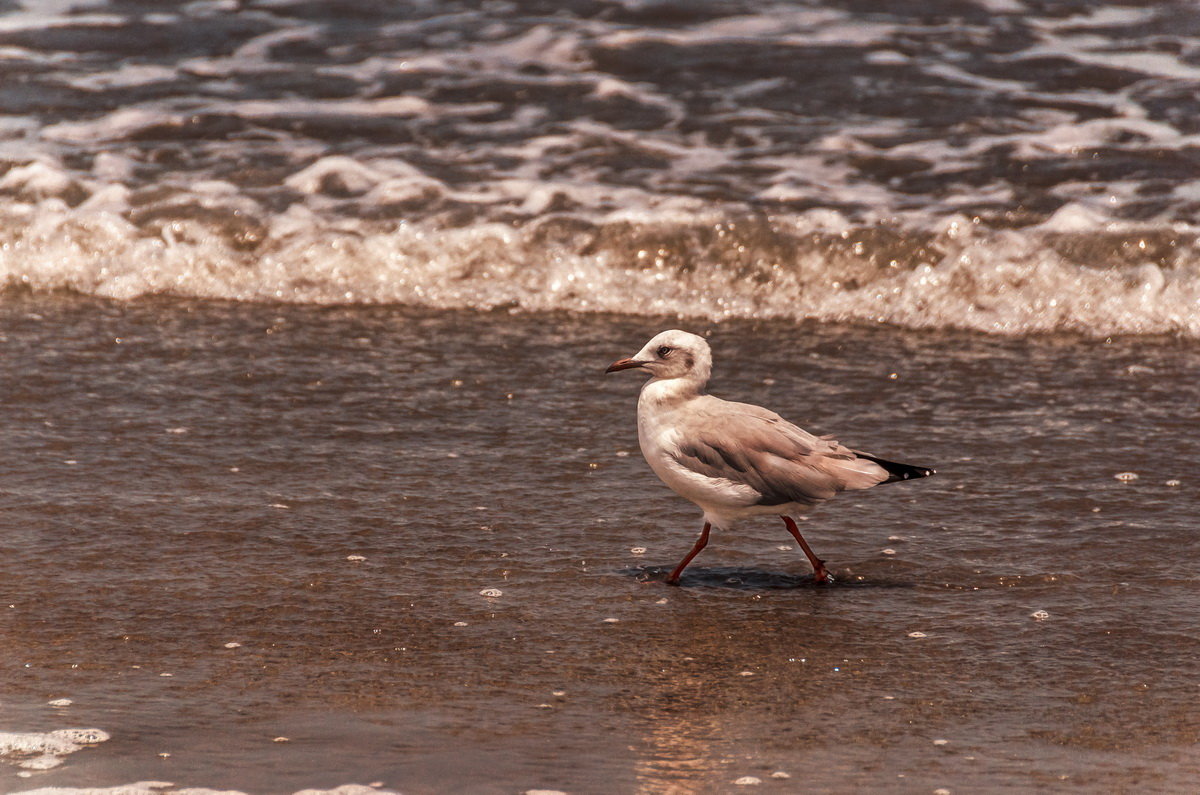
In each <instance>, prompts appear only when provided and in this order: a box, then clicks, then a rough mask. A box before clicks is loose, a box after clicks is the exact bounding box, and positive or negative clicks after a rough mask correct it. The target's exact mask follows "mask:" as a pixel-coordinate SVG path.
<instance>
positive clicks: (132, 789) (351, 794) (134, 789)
mask: <svg viewBox="0 0 1200 795" xmlns="http://www.w3.org/2000/svg"><path fill="white" fill-rule="evenodd" d="M13 795H251V794H250V793H246V792H242V791H241V790H227V789H223V790H215V789H208V788H205V787H180V786H177V785H176V784H173V783H171V782H169V781H137V782H134V783H132V784H118V785H116V786H112V787H39V788H38V789H31V790H20V791H19V792H17V793H13ZM294 795H399V793H397V792H393V791H392V790H389V789H381V788H379V787H371V786H364V785H361V784H343V785H342V786H340V787H334V788H333V789H302V790H297V791H296V792H295V793H294Z"/></svg>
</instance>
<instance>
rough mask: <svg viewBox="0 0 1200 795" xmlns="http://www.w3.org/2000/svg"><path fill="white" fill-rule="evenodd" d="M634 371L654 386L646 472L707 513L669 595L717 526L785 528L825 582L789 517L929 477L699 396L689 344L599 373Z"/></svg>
mask: <svg viewBox="0 0 1200 795" xmlns="http://www.w3.org/2000/svg"><path fill="white" fill-rule="evenodd" d="M632 369H639V370H645V371H646V372H648V373H649V374H650V375H651V376H652V377H651V378H650V380H649V381H647V382H646V383H645V385H644V386H642V392H641V395H640V396H639V397H638V441H639V442H640V444H641V447H642V455H644V456H645V457H646V463H648V464H649V465H650V468H651V469H653V470H654V474H656V475H658V477H659V478H660V479H661V480H662V482H663V483H666V484H667V485H668V486H670V487H671V489H673V490H674V491H675V493H676V494H678V495H679V496H681V497H684V498H686V499H688V500H691V501H692V502H694V503H696V505H698V506H699V507H700V510H702V511H704V529H703V530H701V531H700V538H699V539H697V541H696V545H695V546H693V547H692V550H691V552H688V553H687V555H686V556H685V557H684V559H683V560H682V561H680V562H679V565H678V566H676V567H675V570H674V571H672V572H671V575H670V576H669V577H667V584H669V585H678V584H679V575H680V574H681V573H683V570H684V568H686V567H687V565H688V564H689V563H691V562H692V558H694V557H696V555H697V554H699V552H700V550H702V549H704V547H705V546H706V545H707V544H708V533H709V530H711V529H712V527H713V526H716V527H717V529H719V530H728V529H732V528H733V527H734V526H736V524H737V523H738V522H740V521H741V520H743V519H747V518H749V517H752V516H763V515H775V516H779V517H780V518H782V519H783V523H784V524H785V525H786V526H787V529H788V532H789V533H791V534H792V536H793V537H794V538H795V539H796V541H797V542H799V544H800V548H801V549H803V550H804V554H805V555H806V556H808V560H809V562H810V563H812V567H813V576H814V578H815V579H816V581H817V582H819V583H827V582H831V581H832V578H831V577H830V576H829V573H828V572H827V571H826V570H825V563H824V561H822V560H821V559H820V558H818V557H817V556H816V555H815V554H813V551H812V549H811V548H810V547H809V546H808V543H807V542H806V541H805V540H804V537H803V536H801V535H800V530H799V528H797V527H796V522H795V521H794V520H793V519H792V514H795V513H799V512H802V511H803V509H804V508H806V507H808V506H811V505H815V504H816V503H819V502H823V501H825V500H827V499H829V498H830V497H832V496H834V495H835V494H837V493H838V492H839V491H845V490H846V489H851V490H853V489H869V488H871V487H872V486H877V485H879V484H880V483H894V482H896V481H899V480H912V479H913V478H924V477H928V476H930V475H932V474H934V470H932V469H928V468H926V467H919V466H912V465H910V464H897V463H895V462H892V461H885V460H884V459H882V458H876V457H875V456H873V455H868V454H866V453H863V452H860V451H858V450H851V449H850V448H848V447H845V446H843V445H842V444H840V443H838V442H837V441H836V440H834V439H833V437H831V436H819V437H818V436H814V435H812V434H811V433H809V432H808V431H805V430H803V429H801V428H798V427H797V426H795V425H793V424H792V423H790V422H788V421H787V420H785V419H783V417H780V416H779V415H778V414H776V413H775V412H773V411H769V410H767V409H764V408H762V407H760V406H752V405H750V404H748V403H733V402H730V401H728V400H722V399H720V398H718V397H713V396H712V395H708V394H705V391H704V388H705V385H706V384H707V383H708V377H709V375H710V374H711V373H712V353H711V351H710V350H709V347H708V343H707V342H705V340H704V338H703V337H698V336H696V335H695V334H689V333H688V332H686V331H678V330H672V331H664V332H662V333H661V334H659V335H657V336H656V337H654V338H653V339H652V340H650V341H649V342H647V343H646V345H645V347H643V348H642V349H641V350H640V351H638V353H637V355H636V356H632V357H630V358H628V359H619V360H617V361H615V362H613V363H612V364H611V365H609V366H608V369H607V370H605V372H606V373H614V372H616V371H618V370H632Z"/></svg>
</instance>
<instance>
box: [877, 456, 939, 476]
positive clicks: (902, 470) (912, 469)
mask: <svg viewBox="0 0 1200 795" xmlns="http://www.w3.org/2000/svg"><path fill="white" fill-rule="evenodd" d="M859 457H860V458H865V459H867V460H868V461H874V462H875V463H876V464H879V466H881V467H883V468H884V469H885V470H887V473H888V479H887V480H885V481H884V483H896V482H897V481H901V480H916V479H917V478H927V477H930V476H931V475H936V474H937V470H936V469H931V468H930V467H919V466H914V465H912V464H900V463H897V462H895V461H888V460H886V459H883V458H876V457H875V456H871V455H862V454H860V455H859Z"/></svg>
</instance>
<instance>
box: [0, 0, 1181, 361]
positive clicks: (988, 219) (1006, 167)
mask: <svg viewBox="0 0 1200 795" xmlns="http://www.w3.org/2000/svg"><path fill="white" fill-rule="evenodd" d="M18 6H19V8H17V9H14V13H12V14H10V15H9V16H8V17H7V18H6V19H5V20H4V22H3V24H0V62H2V63H4V64H5V65H6V67H8V68H11V69H12V70H13V73H14V74H20V75H21V78H22V80H21V82H20V85H19V90H18V89H17V88H14V89H13V90H12V91H10V92H9V93H0V111H3V112H4V113H3V118H2V119H0V285H7V286H9V287H23V288H26V289H32V290H62V289H66V290H74V291H77V292H81V293H85V294H88V295H97V296H104V297H109V298H114V299H123V300H128V299H135V298H138V297H142V296H146V295H156V294H168V295H174V296H186V297H192V298H203V299H219V300H235V301H267V302H311V303H325V304H328V303H349V304H374V303H403V304H410V305H414V306H423V307H435V308H437V307H453V308H464V307H473V308H479V309H494V308H499V307H504V308H509V309H513V310H516V311H528V312H542V311H572V312H623V313H632V314H637V315H679V316H687V317H693V318H707V319H711V320H721V319H726V318H780V319H790V320H805V319H813V320H819V321H835V322H853V323H889V324H896V325H900V326H904V327H907V328H921V329H969V330H974V331H983V332H988V333H995V334H1005V335H1024V334H1040V333H1052V332H1059V331H1066V332H1072V333H1081V334H1086V335H1090V336H1101V337H1105V336H1112V335H1122V334H1175V335H1181V336H1186V337H1193V338H1194V337H1196V336H1198V335H1200V272H1198V266H1197V262H1198V261H1200V258H1198V257H1197V256H1196V255H1197V250H1196V249H1197V245H1196V239H1197V232H1198V230H1197V226H1196V223H1195V218H1196V211H1197V208H1198V207H1200V193H1198V191H1197V189H1196V187H1195V185H1196V182H1197V179H1198V178H1200V171H1198V170H1197V167H1196V166H1195V164H1194V160H1195V158H1194V154H1193V153H1194V152H1195V150H1196V148H1197V144H1198V143H1200V128H1197V126H1196V125H1195V123H1194V119H1195V118H1197V116H1198V115H1200V106H1198V105H1197V102H1196V96H1197V95H1198V92H1197V91H1196V81H1197V80H1198V79H1200V71H1198V70H1197V69H1196V67H1195V66H1194V65H1193V64H1192V63H1191V62H1190V61H1191V56H1190V55H1189V53H1191V52H1192V51H1193V49H1194V47H1195V46H1196V42H1195V37H1194V36H1191V35H1190V34H1189V33H1187V31H1191V30H1194V29H1195V26H1196V24H1197V23H1198V21H1200V17H1198V14H1200V12H1197V10H1196V9H1195V8H1194V7H1192V6H1188V5H1187V4H1182V5H1172V4H1161V5H1159V6H1155V7H1153V8H1150V7H1148V8H1145V9H1128V8H1123V7H1117V6H1110V5H1108V4H1106V3H1103V2H1091V3H1088V2H1085V3H1081V4H1074V5H1071V6H1064V7H1061V8H1060V7H1042V6H1039V7H1037V8H1030V7H1027V6H1026V4H1024V3H1022V2H1020V0H1011V1H1010V0H1003V1H1001V0H967V2H963V3H952V4H949V5H945V6H943V4H939V3H934V4H932V5H931V6H930V8H929V9H927V13H926V14H924V15H921V16H919V17H915V16H913V15H911V14H908V13H907V12H906V11H904V10H903V9H900V10H889V9H877V10H874V11H872V12H871V13H862V12H857V11H854V10H852V9H840V8H828V9H811V8H804V7H798V8H793V7H790V6H786V5H785V6H771V7H770V8H769V9H766V10H761V11H758V10H755V9H749V8H742V7H740V6H738V7H736V8H734V7H726V6H724V5H721V4H716V5H713V4H694V3H677V2H674V0H668V1H667V2H662V3H651V4H646V3H641V2H628V3H600V4H596V3H590V2H581V1H580V2H576V1H575V0H565V2H564V3H563V4H561V9H560V10H561V12H562V13H560V14H558V15H556V16H554V17H553V18H548V17H545V16H543V15H539V14H531V13H527V12H525V11H523V10H522V8H521V7H520V5H519V4H518V5H515V6H512V5H502V4H494V5H488V6H485V7H480V8H474V7H471V8H459V7H458V6H447V7H442V6H439V5H437V4H434V5H428V6H422V5H418V6H412V5H411V4H401V5H397V6H394V7H393V6H389V5H387V4H383V5H376V6H372V7H371V8H370V9H365V8H364V9H359V10H358V12H357V13H358V14H360V15H361V16H355V17H354V21H347V20H345V19H343V17H342V16H341V15H339V13H338V12H336V11H334V10H332V8H330V9H325V8H323V7H315V6H312V5H311V4H306V3H293V2H287V1H285V2H272V3H269V4H267V5H264V6H261V7H260V6H258V5H253V6H241V5H236V4H234V5H231V4H226V3H208V2H199V3H189V4H186V5H183V6H180V7H179V8H177V9H171V10H169V11H163V12H162V13H157V14H154V15H152V16H151V17H143V16H142V15H140V14H137V13H133V12H132V11H128V10H127V9H125V7H123V6H121V5H119V4H113V3H110V2H106V0H89V1H88V2H87V3H78V4H73V3H54V4H50V5H46V4H43V3H28V4H18ZM1051 6H1054V4H1051ZM81 12H82V13H81ZM964 25H965V26H967V27H966V28H964V27H963V26H964ZM967 28H969V30H970V35H962V36H959V35H947V31H957V30H960V29H963V30H966V29H967ZM1168 45H1169V46H1168ZM14 85H16V84H14Z"/></svg>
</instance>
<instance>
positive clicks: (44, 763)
mask: <svg viewBox="0 0 1200 795" xmlns="http://www.w3.org/2000/svg"><path fill="white" fill-rule="evenodd" d="M106 740H108V733H107V732H104V731H101V730H100V729H55V730H53V731H49V732H23V733H19V732H0V760H3V761H6V762H9V763H11V764H14V765H16V766H17V767H20V768H24V769H26V770H49V769H50V768H54V767H58V766H59V765H61V764H62V762H63V759H64V758H65V757H67V756H69V755H71V754H73V753H75V752H76V751H81V750H83V749H84V748H85V747H87V746H89V745H95V744H97V743H102V742H104V741H106Z"/></svg>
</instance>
